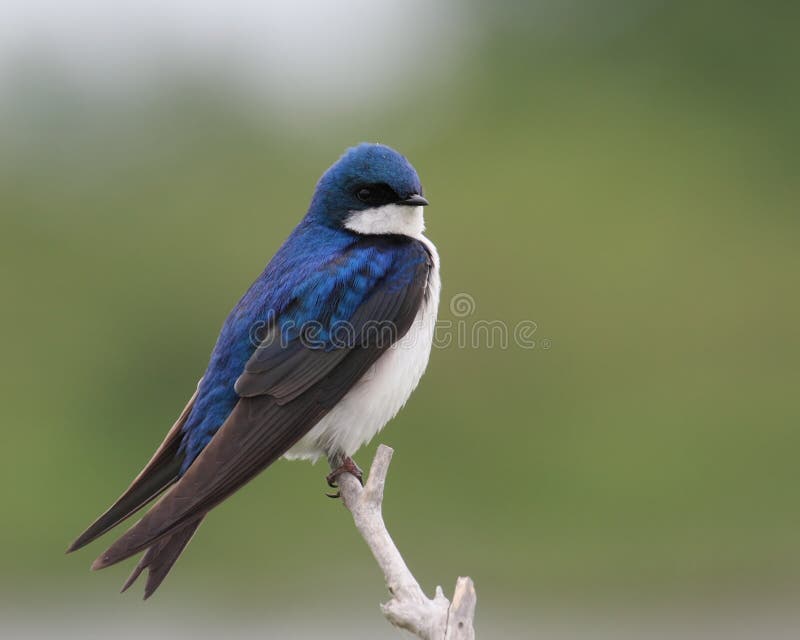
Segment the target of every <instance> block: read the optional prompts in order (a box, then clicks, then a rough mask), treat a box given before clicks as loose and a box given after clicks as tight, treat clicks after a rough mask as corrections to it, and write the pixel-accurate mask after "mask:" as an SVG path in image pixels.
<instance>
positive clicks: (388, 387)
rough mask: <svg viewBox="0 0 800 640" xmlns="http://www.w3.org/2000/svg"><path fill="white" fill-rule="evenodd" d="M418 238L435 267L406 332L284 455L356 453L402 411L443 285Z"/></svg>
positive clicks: (423, 357) (426, 348)
mask: <svg viewBox="0 0 800 640" xmlns="http://www.w3.org/2000/svg"><path fill="white" fill-rule="evenodd" d="M419 239H420V240H421V241H422V242H424V243H425V245H426V246H427V247H428V250H429V251H430V253H431V257H432V262H433V266H432V268H431V273H430V277H429V280H428V283H429V284H428V287H429V289H428V295H427V296H426V299H425V300H424V301H423V304H422V307H420V310H419V311H418V312H417V316H416V318H414V322H413V323H412V325H411V328H410V329H409V330H408V333H406V335H404V336H403V337H402V338H401V339H400V340H398V341H397V342H396V343H395V344H394V345H392V346H391V347H390V348H389V349H388V350H387V351H386V352H385V353H384V354H383V355H382V356H381V357H380V358H379V359H378V360H377V362H375V364H374V365H372V367H370V369H369V370H368V371H367V372H366V373H365V374H364V376H363V377H362V378H361V379H360V380H359V381H358V382H357V383H356V384H355V385H354V386H353V388H352V389H350V391H348V392H347V394H346V395H345V396H344V397H343V398H342V399H341V400H340V401H339V403H338V404H337V405H336V406H335V407H334V408H333V409H331V411H330V412H329V413H328V414H327V415H326V416H325V417H324V418H322V420H320V421H319V422H318V423H317V424H316V425H315V426H314V427H313V428H312V429H311V431H309V432H308V433H307V434H306V435H305V436H303V438H302V439H301V440H300V441H299V442H298V443H297V444H295V445H294V446H293V447H292V448H291V449H289V451H287V452H286V454H285V456H284V457H286V458H288V459H290V460H295V459H298V458H303V459H307V460H312V461H314V462H316V460H317V459H318V458H319V457H320V456H327V455H328V454H330V453H334V452H336V453H342V454H344V455H347V456H352V455H353V454H354V453H355V452H356V451H357V450H358V449H359V448H360V447H361V445H363V444H366V443H367V442H369V441H370V440H371V439H372V437H373V436H374V435H375V434H376V433H378V431H380V430H381V429H382V428H383V426H384V425H385V424H386V423H387V422H389V420H391V419H392V418H393V417H394V416H395V415H396V414H397V412H398V411H400V409H401V408H402V407H403V405H404V404H405V403H406V400H408V398H409V396H410V395H411V392H412V391H414V389H415V388H416V386H417V384H418V383H419V380H420V378H421V377H422V374H423V373H425V368H426V367H427V366H428V358H429V356H430V353H431V345H432V344H433V332H434V328H435V326H436V314H437V311H438V309H439V292H440V290H441V282H440V279H439V255H438V254H437V253H436V248H435V247H434V246H433V244H432V243H431V242H430V241H429V240H428V239H427V238H424V237H420V238H419Z"/></svg>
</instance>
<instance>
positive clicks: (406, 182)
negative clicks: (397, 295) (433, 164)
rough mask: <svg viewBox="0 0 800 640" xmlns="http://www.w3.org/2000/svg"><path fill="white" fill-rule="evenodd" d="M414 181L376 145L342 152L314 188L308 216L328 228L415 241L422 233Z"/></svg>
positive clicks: (421, 202) (395, 156)
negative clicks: (397, 236) (409, 237)
mask: <svg viewBox="0 0 800 640" xmlns="http://www.w3.org/2000/svg"><path fill="white" fill-rule="evenodd" d="M427 204H428V201H427V200H426V199H425V198H424V197H423V196H422V185H420V182H419V176H417V172H416V171H415V170H414V167H412V166H411V163H409V161H408V160H406V159H405V158H404V157H403V156H402V155H400V154H399V153H398V152H397V151H395V150H394V149H391V148H390V147H387V146H385V145H382V144H369V143H362V144H359V145H358V146H355V147H351V148H350V149H348V150H347V151H345V153H344V155H342V157H341V158H339V160H337V161H336V163H335V164H334V165H333V166H332V167H331V168H330V169H328V170H327V171H326V172H325V173H324V174H323V175H322V177H321V178H320V180H319V182H318V183H317V188H316V190H315V191H314V197H313V198H312V200H311V207H310V209H309V214H310V215H312V216H313V217H314V218H315V219H316V220H318V221H319V222H322V223H324V224H326V225H329V226H334V227H337V228H342V229H347V230H349V231H352V232H355V233H359V234H365V235H384V234H402V235H407V236H413V237H416V236H419V234H421V233H422V231H423V230H424V228H425V223H424V219H423V216H422V207H424V206H426V205H427Z"/></svg>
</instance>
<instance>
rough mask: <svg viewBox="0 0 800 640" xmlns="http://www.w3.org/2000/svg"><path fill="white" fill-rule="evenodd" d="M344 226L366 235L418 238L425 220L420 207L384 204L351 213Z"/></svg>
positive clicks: (423, 227)
mask: <svg viewBox="0 0 800 640" xmlns="http://www.w3.org/2000/svg"><path fill="white" fill-rule="evenodd" d="M344 226H345V228H347V229H350V231H355V232H356V233H363V234H366V235H385V234H398V235H403V236H409V237H411V238H419V237H420V236H422V232H423V231H425V218H424V216H423V215H422V207H409V206H408V205H403V204H385V205H383V206H382V207H373V208H372V209H365V210H364V211H351V212H350V217H348V218H347V220H346V221H345V223H344Z"/></svg>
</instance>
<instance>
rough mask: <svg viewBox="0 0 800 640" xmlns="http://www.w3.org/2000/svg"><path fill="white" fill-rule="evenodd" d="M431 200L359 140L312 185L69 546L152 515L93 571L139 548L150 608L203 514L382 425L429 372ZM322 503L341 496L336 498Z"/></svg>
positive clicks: (407, 166)
mask: <svg viewBox="0 0 800 640" xmlns="http://www.w3.org/2000/svg"><path fill="white" fill-rule="evenodd" d="M427 205H428V200H427V199H426V198H425V196H424V193H423V189H422V185H421V184H420V179H419V176H418V175H417V172H416V170H415V169H414V167H413V166H412V165H411V163H410V162H409V161H408V160H407V159H406V158H405V157H404V156H403V155H401V154H400V153H399V152H398V151H395V150H394V149H392V148H391V147H388V146H386V145H383V144H376V143H361V144H358V145H356V146H354V147H351V148H349V149H347V150H346V151H345V152H344V154H343V155H342V156H341V157H340V158H339V159H338V160H337V161H336V162H335V163H334V164H333V165H332V166H331V167H330V168H328V169H327V170H326V171H325V172H324V173H323V174H322V177H321V178H320V179H319V181H318V182H317V184H316V187H315V189H314V192H313V196H312V198H311V202H310V205H309V207H308V210H307V212H306V214H305V216H304V217H303V218H302V219H301V220H300V222H299V223H298V225H297V226H296V227H295V228H294V230H293V231H292V232H291V233H290V234H289V236H288V238H287V239H286V240H285V241H284V243H283V244H282V245H281V247H280V248H279V249H278V251H277V252H276V253H275V255H274V256H273V257H272V259H271V260H270V261H269V263H268V264H267V266H266V268H265V269H264V270H263V272H262V273H261V274H260V275H259V276H258V278H257V279H256V280H255V282H253V284H252V285H251V286H250V288H249V289H248V290H247V291H246V293H245V294H244V295H243V296H242V298H241V299H240V300H239V302H238V303H237V304H236V306H235V307H234V308H233V310H232V311H231V312H230V314H229V315H228V317H227V319H226V320H225V322H224V323H223V326H222V328H221V330H220V333H219V336H218V338H217V341H216V344H215V346H214V348H213V350H212V352H211V356H210V359H209V363H208V367H207V368H206V370H205V372H204V374H203V375H202V377H201V378H200V381H199V382H198V384H197V388H196V390H195V392H194V394H193V395H192V397H191V398H190V399H189V401H188V403H187V404H186V407H185V408H184V409H183V411H182V412H181V414H180V416H179V417H178V419H177V420H176V422H175V423H174V425H173V426H172V428H171V429H170V430H169V431H168V433H167V435H166V437H165V438H164V440H163V442H162V443H161V445H160V446H159V447H158V448H157V449H156V451H155V453H154V454H153V456H152V458H151V459H150V461H149V462H148V463H147V464H146V465H145V467H144V468H143V469H142V471H141V472H140V473H139V475H137V476H136V478H135V479H134V480H133V482H132V483H131V484H130V486H129V487H128V488H127V489H126V490H125V492H124V493H123V494H122V495H121V496H120V497H119V498H118V499H117V501H116V502H114V503H113V504H112V506H111V507H109V508H108V510H107V511H105V512H104V513H103V514H102V515H101V516H100V517H98V518H97V520H95V521H94V522H93V523H92V524H91V525H90V526H89V527H88V528H87V529H86V530H85V531H84V532H83V533H82V534H81V535H80V536H78V538H77V539H76V540H75V541H74V542H73V543H72V544H71V545H70V546H69V548H68V549H67V552H68V553H69V552H72V551H75V550H77V549H80V548H82V547H84V546H85V545H87V544H89V543H90V542H92V541H94V540H95V539H97V538H98V537H100V536H101V535H103V534H105V533H106V532H108V531H109V530H111V529H112V528H114V527H116V526H117V525H118V524H120V523H121V522H123V521H124V520H126V519H128V518H129V517H130V516H132V515H134V514H135V513H137V512H138V511H139V510H141V509H142V508H143V507H144V506H146V505H148V504H149V503H151V502H153V501H154V500H155V499H156V498H158V497H159V496H160V498H159V499H158V501H156V502H155V503H154V504H153V506H152V507H150V509H149V510H148V511H146V512H145V514H144V515H143V516H142V517H141V519H140V520H138V522H136V523H135V524H134V525H133V526H132V527H131V528H130V529H128V530H127V531H126V532H125V533H124V534H123V535H122V536H121V537H119V538H117V539H116V540H115V541H114V542H113V544H111V546H110V547H109V548H108V549H107V550H106V551H105V552H104V553H102V554H101V555H100V556H99V557H98V558H97V559H96V560H95V561H94V563H93V564H92V569H103V568H105V567H109V566H111V565H114V564H116V563H118V562H120V561H122V560H125V559H127V558H130V557H132V556H135V555H137V554H140V553H142V554H143V555H142V556H141V558H140V560H139V562H138V564H137V565H136V566H135V568H134V570H133V572H132V573H131V575H130V577H129V578H128V579H127V581H126V582H125V584H124V585H123V588H122V591H125V590H127V589H128V588H129V587H130V586H131V585H132V584H133V583H134V582H135V581H136V579H137V578H138V577H139V576H140V575H141V573H142V572H143V571H145V570H146V571H147V578H146V584H145V588H144V598H145V599H147V598H149V597H150V596H151V595H152V594H153V593H154V592H155V590H156V589H157V588H158V587H159V585H160V584H161V583H162V582H163V580H164V578H165V577H166V576H167V574H168V573H169V572H170V570H171V569H172V567H173V565H174V564H175V561H176V560H177V559H178V557H179V556H180V555H181V553H182V552H183V550H184V549H185V547H186V545H187V544H188V543H189V541H190V539H191V538H192V536H193V535H194V534H195V532H196V530H197V528H198V527H199V526H200V524H201V523H202V522H203V520H204V518H205V517H206V516H207V515H208V513H209V512H210V511H211V510H212V509H213V508H214V507H215V506H217V505H218V504H220V503H221V502H222V501H223V500H225V499H226V498H228V497H229V496H230V495H231V494H233V493H234V492H235V491H237V490H238V489H239V488H240V487H242V486H243V485H244V484H245V483H247V482H249V481H250V480H252V479H253V478H254V477H255V476H256V475H258V474H259V473H260V472H261V471H263V470H264V469H266V468H267V467H269V466H270V465H271V464H272V463H273V462H275V461H276V460H278V459H280V458H285V459H289V460H295V459H302V460H310V461H312V462H315V461H317V460H318V459H319V458H321V457H325V458H327V459H328V460H329V461H330V462H331V467H332V468H333V471H331V473H330V474H329V475H328V476H327V481H328V484H329V485H330V486H332V487H335V486H336V478H338V477H339V475H341V474H342V473H344V472H350V473H353V474H354V475H356V477H358V479H359V480H361V478H362V474H361V470H360V469H359V468H358V466H357V465H356V464H355V462H354V461H353V459H352V456H353V455H354V454H355V452H356V451H357V450H358V449H359V448H360V447H361V446H362V445H364V444H366V443H367V442H369V441H370V440H371V439H372V438H373V437H374V436H375V434H376V433H378V432H379V431H380V430H381V429H382V428H383V427H384V426H385V425H386V423H387V422H388V421H389V420H391V419H392V418H393V417H394V416H395V415H396V414H397V413H398V411H399V410H400V409H401V408H402V407H403V405H404V404H405V403H406V401H407V400H408V398H409V396H410V395H411V393H412V392H413V391H414V389H415V388H416V387H417V385H418V383H419V381H420V378H421V377H422V375H423V373H424V372H425V369H426V368H427V365H428V360H429V356H430V352H431V347H432V344H433V339H434V330H435V324H436V316H437V311H438V306H439V296H440V290H441V279H440V272H439V254H438V252H437V250H436V247H435V246H434V244H433V243H432V242H431V241H430V240H429V239H428V238H427V237H426V236H425V235H424V233H423V232H424V230H425V220H424V215H423V213H424V212H423V208H424V207H426V206H427ZM331 497H338V496H337V495H336V494H334V495H332V496H331Z"/></svg>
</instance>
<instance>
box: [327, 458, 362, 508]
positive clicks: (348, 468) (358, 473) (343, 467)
mask: <svg viewBox="0 0 800 640" xmlns="http://www.w3.org/2000/svg"><path fill="white" fill-rule="evenodd" d="M343 473H349V474H350V475H352V476H355V478H356V479H357V480H358V481H359V482H360V483H361V486H362V487H363V486H364V472H363V471H362V470H361V468H360V467H359V466H358V465H357V464H356V463H355V462H353V459H352V458H351V457H350V456H347V457H346V458H345V459H344V460H343V461H342V464H340V465H339V466H338V467H336V468H335V469H334V470H333V471H331V472H330V473H329V474H328V475H327V476H325V481H326V482H327V483H328V486H329V487H332V488H334V489H336V488H337V487H338V486H339V485H338V484H336V478H338V477H339V476H340V475H342V474H343ZM325 495H326V496H328V497H329V498H339V497H340V496H341V493H340V492H338V491H337V492H336V493H326V494H325Z"/></svg>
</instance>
